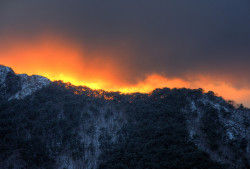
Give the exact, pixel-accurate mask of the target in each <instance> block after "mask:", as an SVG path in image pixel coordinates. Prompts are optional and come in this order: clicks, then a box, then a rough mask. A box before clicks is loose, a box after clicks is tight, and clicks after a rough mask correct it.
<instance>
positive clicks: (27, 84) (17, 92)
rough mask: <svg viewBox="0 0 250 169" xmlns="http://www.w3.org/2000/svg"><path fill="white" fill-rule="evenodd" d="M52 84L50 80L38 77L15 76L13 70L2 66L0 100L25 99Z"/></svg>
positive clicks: (0, 69) (0, 72)
mask: <svg viewBox="0 0 250 169" xmlns="http://www.w3.org/2000/svg"><path fill="white" fill-rule="evenodd" d="M50 82H51V81H50V80H49V79H47V78H45V77H42V76H38V75H32V76H28V75H26V74H15V72H14V71H13V70H12V69H11V68H9V67H6V66H2V65H0V98H2V99H8V100H12V99H23V98H24V97H26V96H28V95H30V94H32V93H33V92H35V91H37V90H39V89H41V88H42V87H44V86H47V85H49V84H50Z"/></svg>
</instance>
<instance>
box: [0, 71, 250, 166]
mask: <svg viewBox="0 0 250 169" xmlns="http://www.w3.org/2000/svg"><path fill="white" fill-rule="evenodd" d="M0 77H1V78H0V80H1V81H0V82H1V83H0V94H1V95H0V97H1V100H0V136H1V138H3V139H1V140H0V143H1V144H0V150H1V152H0V168H1V167H2V168H3V169H5V168H13V169H21V168H32V169H36V168H56V169H63V168H72V169H77V168H82V169H91V168H101V169H105V168H107V169H110V168H114V169H116V168H138V169H140V168H141V169H142V168H143V169H144V168H156V169H160V168H171V167H170V166H173V167H174V168H230V169H231V168H242V169H243V168H247V167H249V159H250V158H249V154H250V143H249V140H250V138H249V137H250V133H249V131H250V126H249V123H250V122H249V119H250V111H249V109H247V108H244V107H243V106H239V107H235V106H234V105H233V104H232V103H231V102H227V101H225V100H224V99H222V98H221V97H217V96H215V94H214V93H213V92H208V93H204V91H203V90H202V89H194V90H191V89H185V88H182V89H169V88H163V89H156V90H154V91H152V92H151V93H149V94H143V93H132V94H122V93H119V92H106V91H103V90H91V89H90V88H88V87H84V86H74V85H71V84H70V83H63V82H60V81H57V82H50V81H49V80H48V79H46V78H43V77H41V76H27V75H15V73H14V71H13V70H12V69H11V68H8V67H3V66H0ZM29 82H31V83H29ZM41 147H43V148H42V150H41ZM173 167H172V168H173Z"/></svg>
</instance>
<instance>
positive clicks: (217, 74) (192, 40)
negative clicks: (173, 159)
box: [0, 0, 250, 89]
mask: <svg viewBox="0 0 250 169" xmlns="http://www.w3.org/2000/svg"><path fill="white" fill-rule="evenodd" d="M0 3H1V5H0V6H1V7H0V11H1V12H0V36H1V37H5V39H4V40H3V39H2V40H0V41H1V42H2V43H4V42H5V40H6V39H8V37H10V36H12V37H15V36H18V37H20V36H21V37H22V38H25V39H26V40H29V39H32V38H36V37H40V36H41V35H42V34H44V33H46V32H50V34H56V35H59V36H62V37H65V39H72V41H74V42H76V43H77V44H78V46H80V47H82V49H84V51H85V55H84V56H83V57H84V59H87V60H88V61H93V60H94V61H95V62H97V61H99V62H105V61H109V62H110V61H112V62H113V63H115V64H116V65H118V67H119V71H118V72H117V79H120V80H122V79H123V80H124V81H126V82H127V83H129V84H136V83H138V82H139V81H142V80H145V78H146V77H148V76H149V75H151V74H159V75H161V76H164V77H168V78H180V79H183V80H185V81H188V82H190V83H191V82H194V81H196V79H197V78H199V77H200V76H206V77H209V79H211V80H212V81H218V80H220V81H223V82H225V83H227V84H228V85H229V86H233V87H234V88H237V89H250V76H249V75H248V74H249V72H250V66H249V65H250V57H249V56H250V47H249V46H250V22H249V20H250V2H249V1H247V0H238V1H235V0H220V1H200V0H189V1H186V0H178V1H170V0H155V1H152V0H133V1H132V0H126V1H117V0H107V1H102V0H84V1H82V0H53V1H51V0H43V1H34V0H23V1H20V0H12V1H7V0H4V1H1V2H0ZM0 57H1V56H0Z"/></svg>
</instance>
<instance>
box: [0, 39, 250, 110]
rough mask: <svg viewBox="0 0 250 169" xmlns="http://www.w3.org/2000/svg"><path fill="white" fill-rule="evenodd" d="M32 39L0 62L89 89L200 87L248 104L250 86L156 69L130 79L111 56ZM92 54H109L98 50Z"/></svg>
mask: <svg viewBox="0 0 250 169" xmlns="http://www.w3.org/2000/svg"><path fill="white" fill-rule="evenodd" d="M42 37H43V38H40V39H38V40H35V41H31V42H29V41H23V40H22V39H15V41H14V42H11V43H9V44H7V45H5V46H4V48H2V49H1V52H0V55H1V57H0V63H1V64H4V65H6V66H9V67H11V68H12V69H13V70H14V71H15V72H16V73H18V74H22V73H25V74H28V75H33V74H36V75H41V76H44V77H47V78H48V79H50V80H51V81H55V80H62V81H63V82H70V83H71V84H73V85H76V86H87V87H90V88H92V89H103V90H105V91H119V92H121V93H134V92H140V93H149V92H151V91H153V90H154V89H156V88H164V87H168V88H183V87H185V88H190V89H197V88H203V89H204V90H205V92H207V91H214V92H215V93H217V94H218V95H219V96H222V97H223V98H225V99H228V100H234V101H236V102H237V103H243V104H244V105H246V106H248V107H249V106H250V100H249V99H248V98H249V96H250V90H247V89H237V88H235V87H233V86H232V85H230V84H228V83H226V82H224V81H214V80H213V79H212V78H211V77H209V76H205V75H200V76H199V77H197V79H196V80H195V81H187V80H185V79H182V78H178V77H176V78H168V77H165V76H163V75H160V74H158V73H151V74H146V75H145V77H144V78H143V79H138V80H137V81H136V82H129V81H125V80H124V79H123V74H124V72H125V71H124V70H121V68H120V67H119V65H117V63H115V62H114V61H113V60H101V59H100V58H98V59H96V58H97V57H94V56H92V57H85V56H86V55H87V54H86V53H85V51H84V49H82V48H80V47H78V46H77V45H76V44H75V43H72V42H70V43H69V41H68V40H65V39H60V38H58V37H53V36H42ZM95 55H108V53H98V51H96V53H95Z"/></svg>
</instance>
